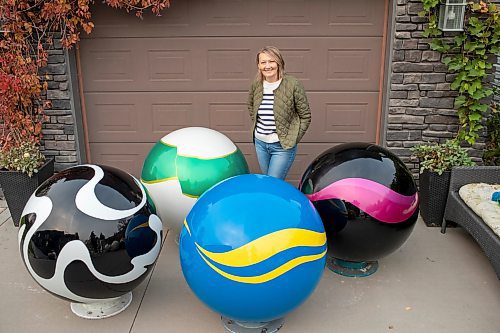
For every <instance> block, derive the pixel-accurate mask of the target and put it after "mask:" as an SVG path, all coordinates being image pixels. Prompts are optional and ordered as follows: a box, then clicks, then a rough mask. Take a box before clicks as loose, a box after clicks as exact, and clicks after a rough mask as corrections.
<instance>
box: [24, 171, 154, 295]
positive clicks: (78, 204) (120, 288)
mask: <svg viewBox="0 0 500 333" xmlns="http://www.w3.org/2000/svg"><path fill="white" fill-rule="evenodd" d="M161 239H162V223H161V221H160V219H159V218H158V217H157V216H156V215H155V214H154V213H153V208H152V206H151V205H150V203H148V199H147V196H146V193H145V191H144V189H143V187H142V185H141V184H140V182H139V181H138V180H137V179H135V178H134V177H133V176H132V175H130V174H128V173H126V172H124V171H121V170H119V169H116V168H112V167H108V166H98V165H90V164H89V165H80V166H76V167H73V168H69V169H66V170H64V171H62V172H60V173H58V174H56V175H54V176H53V177H51V178H49V179H48V180H47V181H45V182H44V183H43V184H42V185H41V186H40V187H39V188H38V189H37V190H36V191H35V193H33V195H32V196H31V198H30V199H29V200H28V203H27V204H26V206H25V208H24V211H23V213H22V216H21V222H20V227H19V236H18V241H19V249H20V251H21V257H22V259H23V261H24V264H25V265H26V268H27V269H28V271H29V273H30V274H31V275H32V277H33V278H34V279H35V280H36V282H38V283H39V284H40V285H41V286H42V287H43V288H44V289H46V290H47V291H49V292H50V293H52V294H54V295H56V296H59V297H61V298H64V299H68V300H70V301H73V302H80V303H92V302H98V301H102V300H106V299H111V298H116V297H120V296H122V295H124V294H126V293H128V292H130V291H131V290H133V289H134V288H135V287H136V286H137V285H139V284H140V283H141V282H142V281H143V280H144V278H145V277H146V276H147V274H148V272H149V271H150V270H151V268H152V266H153V264H154V263H155V261H156V259H157V258H158V255H159V252H160V246H161Z"/></svg>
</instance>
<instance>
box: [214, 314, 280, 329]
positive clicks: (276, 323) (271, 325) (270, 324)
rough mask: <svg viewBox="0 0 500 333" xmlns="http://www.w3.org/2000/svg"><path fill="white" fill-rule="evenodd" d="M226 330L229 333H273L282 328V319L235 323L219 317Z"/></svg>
mask: <svg viewBox="0 0 500 333" xmlns="http://www.w3.org/2000/svg"><path fill="white" fill-rule="evenodd" d="M221 321H222V323H223V324H224V327H225V328H226V330H228V331H229V332H231V333H274V332H278V330H279V329H280V328H281V327H282V326H283V323H284V319H283V318H279V319H275V320H272V321H266V322H250V321H236V320H233V319H229V318H226V317H223V316H221Z"/></svg>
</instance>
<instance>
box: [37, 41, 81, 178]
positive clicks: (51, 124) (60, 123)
mask: <svg viewBox="0 0 500 333" xmlns="http://www.w3.org/2000/svg"><path fill="white" fill-rule="evenodd" d="M59 39H60V35H58V34H55V35H54V43H53V45H52V46H50V49H49V50H48V54H49V57H48V65H47V67H46V68H44V69H43V70H42V73H43V74H46V75H47V76H48V90H47V92H46V93H45V95H44V97H45V98H46V99H47V100H49V101H50V102H51V107H50V108H49V109H46V110H45V113H46V115H47V116H48V118H49V120H48V122H46V123H45V124H44V126H43V141H42V149H43V153H44V154H45V155H46V156H48V157H54V158H55V168H56V170H57V171H60V170H62V169H65V168H67V167H70V166H74V165H76V164H77V163H78V161H77V144H76V137H75V117H74V112H73V110H72V102H71V96H72V95H71V89H70V88H71V82H70V76H69V70H68V68H69V67H68V61H67V59H68V57H67V52H66V50H64V49H63V48H62V46H61V43H60V41H59Z"/></svg>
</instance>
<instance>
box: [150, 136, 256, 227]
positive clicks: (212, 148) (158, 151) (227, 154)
mask: <svg viewBox="0 0 500 333" xmlns="http://www.w3.org/2000/svg"><path fill="white" fill-rule="evenodd" d="M245 173H248V164H247V162H246V160H245V157H244V156H243V154H242V152H241V151H240V150H239V148H238V147H237V146H236V145H235V144H234V143H233V142H232V141H231V140H230V139H229V138H228V137H227V136H225V135H224V134H222V133H220V132H218V131H215V130H213V129H210V128H205V127H186V128H181V129H179V130H176V131H173V132H172V133H169V134H167V135H165V136H164V137H163V138H161V140H160V141H158V142H157V143H156V145H155V146H154V147H153V148H152V149H151V151H150V152H149V154H148V156H147V157H146V159H145V161H144V165H143V168H142V174H141V182H142V184H143V185H144V186H145V187H146V189H147V191H148V193H149V195H150V197H151V199H153V202H154V204H155V206H156V210H157V212H158V215H159V216H160V218H161V220H162V221H163V223H165V225H166V226H167V227H168V228H169V229H170V230H172V231H173V232H174V233H175V234H179V232H180V231H181V228H182V223H183V222H184V219H185V218H186V215H187V214H188V213H189V210H190V209H191V207H193V205H194V203H195V202H196V200H197V199H198V197H199V196H200V195H201V194H202V193H203V192H205V191H206V190H207V189H209V188H210V187H212V186H213V185H215V184H217V183H218V182H220V181H221V180H224V179H226V178H229V177H232V176H236V175H241V174H245Z"/></svg>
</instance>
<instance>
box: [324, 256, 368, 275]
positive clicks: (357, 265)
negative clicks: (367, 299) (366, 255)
mask: <svg viewBox="0 0 500 333" xmlns="http://www.w3.org/2000/svg"><path fill="white" fill-rule="evenodd" d="M326 267H328V269H330V270H331V271H333V272H335V273H337V274H340V275H343V276H348V277H365V276H369V275H372V274H373V273H375V272H376V271H377V269H378V261H361V262H356V261H348V260H342V259H338V258H334V257H330V256H328V257H327V259H326Z"/></svg>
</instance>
